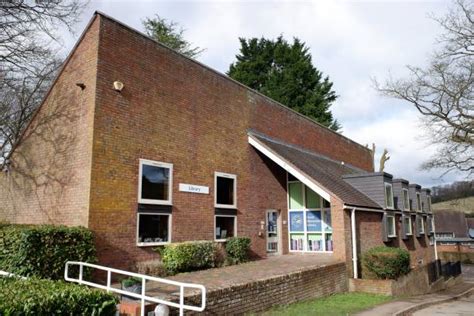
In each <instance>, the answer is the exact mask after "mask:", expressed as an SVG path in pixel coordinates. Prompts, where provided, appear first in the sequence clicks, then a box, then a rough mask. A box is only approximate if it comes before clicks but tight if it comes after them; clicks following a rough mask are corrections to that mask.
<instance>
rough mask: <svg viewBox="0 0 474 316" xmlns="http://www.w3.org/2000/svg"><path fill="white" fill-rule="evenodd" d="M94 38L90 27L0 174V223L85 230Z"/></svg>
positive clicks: (96, 29) (95, 33)
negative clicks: (53, 225) (81, 85)
mask: <svg viewBox="0 0 474 316" xmlns="http://www.w3.org/2000/svg"><path fill="white" fill-rule="evenodd" d="M98 32H99V24H98V21H94V22H93V23H92V24H91V25H90V28H89V29H88V31H87V32H86V33H85V35H84V37H83V38H82V40H81V41H80V43H79V44H78V46H77V49H76V50H75V51H73V52H72V54H71V56H70V57H69V60H68V61H67V62H66V66H65V67H64V69H63V71H62V72H61V74H60V76H59V77H58V79H57V81H56V82H55V84H54V86H53V87H52V89H51V91H50V93H49V95H48V96H47V98H46V99H45V101H44V103H43V105H42V106H41V108H40V110H39V111H38V113H37V115H36V116H35V118H34V119H33V120H32V123H31V124H30V125H29V127H28V128H27V130H26V132H25V134H24V137H23V138H22V141H21V143H20V144H19V146H18V147H17V148H16V150H15V151H14V153H13V155H12V157H11V159H10V160H11V168H10V172H9V173H4V172H2V173H1V174H0V221H2V220H3V221H8V222H12V223H33V224H39V223H52V224H64V225H82V226H87V225H88V210H89V191H90V187H89V184H90V165H91V157H92V153H91V150H92V128H93V126H92V119H93V115H94V99H95V81H96V80H95V79H96V66H97V65H96V64H97V51H98V46H97V45H98ZM76 83H84V84H85V86H86V88H85V89H84V90H81V89H80V88H79V87H78V86H76Z"/></svg>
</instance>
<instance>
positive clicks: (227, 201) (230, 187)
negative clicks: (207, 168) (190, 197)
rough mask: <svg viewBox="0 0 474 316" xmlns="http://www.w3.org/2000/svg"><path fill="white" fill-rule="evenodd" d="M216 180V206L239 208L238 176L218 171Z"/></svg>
mask: <svg viewBox="0 0 474 316" xmlns="http://www.w3.org/2000/svg"><path fill="white" fill-rule="evenodd" d="M214 182H215V188H214V192H215V193H214V195H215V197H214V199H215V201H214V202H215V206H216V207H222V208H237V176H236V175H234V174H228V173H222V172H216V173H215V181H214Z"/></svg>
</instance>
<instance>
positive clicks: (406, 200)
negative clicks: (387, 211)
mask: <svg viewBox="0 0 474 316" xmlns="http://www.w3.org/2000/svg"><path fill="white" fill-rule="evenodd" d="M403 209H404V210H405V211H409V210H410V199H409V198H408V190H407V189H403Z"/></svg>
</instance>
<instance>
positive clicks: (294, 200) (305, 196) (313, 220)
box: [288, 174, 334, 252]
mask: <svg viewBox="0 0 474 316" xmlns="http://www.w3.org/2000/svg"><path fill="white" fill-rule="evenodd" d="M288 230H289V240H288V242H289V251H290V252H332V251H333V247H334V244H333V238H332V237H333V233H332V226H331V204H330V203H329V201H326V200H324V199H323V198H322V197H321V196H320V195H319V194H317V193H316V192H314V191H312V190H311V189H310V188H309V187H307V186H305V185H304V184H303V183H302V182H300V181H298V180H297V179H295V178H292V177H290V174H288Z"/></svg>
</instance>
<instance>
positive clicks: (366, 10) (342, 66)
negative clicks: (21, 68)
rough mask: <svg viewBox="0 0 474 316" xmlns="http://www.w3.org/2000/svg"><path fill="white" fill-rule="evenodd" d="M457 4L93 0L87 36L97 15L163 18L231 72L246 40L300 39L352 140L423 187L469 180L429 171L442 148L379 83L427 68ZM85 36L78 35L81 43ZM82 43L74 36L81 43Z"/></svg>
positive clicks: (128, 20) (137, 20)
mask: <svg viewBox="0 0 474 316" xmlns="http://www.w3.org/2000/svg"><path fill="white" fill-rule="evenodd" d="M448 5H449V1H331V0H327V1H312V2H309V1H300V2H298V1H291V2H284V1H232V2H231V1H157V0H155V1H151V0H150V1H145V0H141V1H140V0H133V1H132V0H130V1H125V0H100V1H95V0H92V1H91V2H90V4H89V7H88V9H87V10H86V11H85V12H84V14H83V19H82V21H81V23H80V24H79V25H78V26H77V33H78V34H80V32H82V29H83V28H84V27H85V25H86V24H87V22H88V20H89V19H90V18H91V16H92V14H93V12H94V11H95V10H99V11H102V12H104V13H106V14H108V15H110V16H112V17H114V18H116V19H118V20H120V21H122V22H124V23H125V24H128V25H130V26H132V27H134V28H136V29H139V30H142V25H141V20H142V19H143V18H144V17H146V16H152V15H154V14H159V15H160V16H161V17H163V18H167V19H171V20H173V21H175V22H178V23H179V24H180V25H181V26H182V27H183V28H184V29H186V32H185V37H186V39H187V40H189V41H191V42H193V43H194V44H195V45H197V46H200V47H203V48H206V51H205V52H204V53H203V54H202V55H201V56H200V57H199V58H198V59H199V61H201V62H203V63H204V64H206V65H208V66H210V67H212V68H214V69H216V70H218V71H220V72H226V71H227V69H228V67H229V64H230V63H232V62H233V61H234V60H235V55H236V53H238V49H239V42H238V37H261V36H263V37H267V38H275V37H277V36H278V35H280V34H283V35H284V37H286V38H287V39H291V38H292V37H298V38H300V39H301V40H303V41H304V42H306V44H307V46H309V47H310V51H311V54H312V56H313V63H314V65H315V66H316V67H317V68H318V69H319V70H321V71H322V72H323V73H324V74H325V75H328V76H329V77H330V79H331V80H332V81H333V82H334V89H335V91H336V92H337V94H338V95H339V98H338V100H337V101H336V103H335V104H334V106H333V107H332V111H333V113H334V115H335V117H336V118H337V119H338V121H339V122H340V123H341V124H342V132H343V134H344V135H346V136H348V137H350V138H352V139H354V140H355V141H357V142H359V143H361V144H363V145H365V144H372V143H373V142H374V143H375V144H376V146H377V151H378V154H377V157H379V156H380V154H381V152H382V150H383V148H387V149H388V151H389V152H390V156H391V158H390V160H389V161H388V162H387V165H386V171H387V172H390V173H392V174H393V175H394V176H395V177H403V178H406V179H407V180H409V181H410V182H417V183H419V184H421V185H423V186H431V185H436V184H444V183H449V182H452V181H454V180H462V179H464V178H463V177H462V176H461V175H459V174H449V175H448V176H445V177H443V178H442V179H440V178H439V175H440V174H441V172H433V171H432V172H427V171H423V170H420V164H421V163H422V162H423V161H424V160H425V159H426V158H427V157H429V156H430V155H431V153H432V152H433V150H434V148H431V147H428V146H427V142H426V139H424V138H423V137H422V136H423V133H422V130H421V128H420V127H419V126H420V124H419V122H418V119H419V115H418V114H417V112H415V110H414V108H413V107H412V106H411V105H410V104H407V103H402V102H399V101H395V100H393V99H388V98H385V97H382V96H380V95H379V94H378V93H377V92H376V91H375V90H374V89H373V84H372V81H371V78H373V77H376V78H377V79H378V80H380V81H383V80H384V79H385V78H386V77H387V76H388V74H389V72H390V73H391V74H392V75H394V76H395V77H397V76H403V75H404V74H405V69H406V68H405V66H406V65H419V66H422V65H424V64H425V63H426V60H427V59H428V57H429V55H430V53H431V52H432V50H433V48H434V44H435V38H436V35H437V34H439V33H440V28H439V27H438V25H437V24H436V23H435V22H434V21H433V20H432V19H430V18H429V14H435V15H438V16H439V15H443V14H444V13H445V12H446V11H447V8H448ZM76 38H77V37H76ZM74 41H75V38H74V37H72V36H70V37H68V38H67V39H66V47H67V48H68V49H70V47H72V45H73V43H74Z"/></svg>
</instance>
